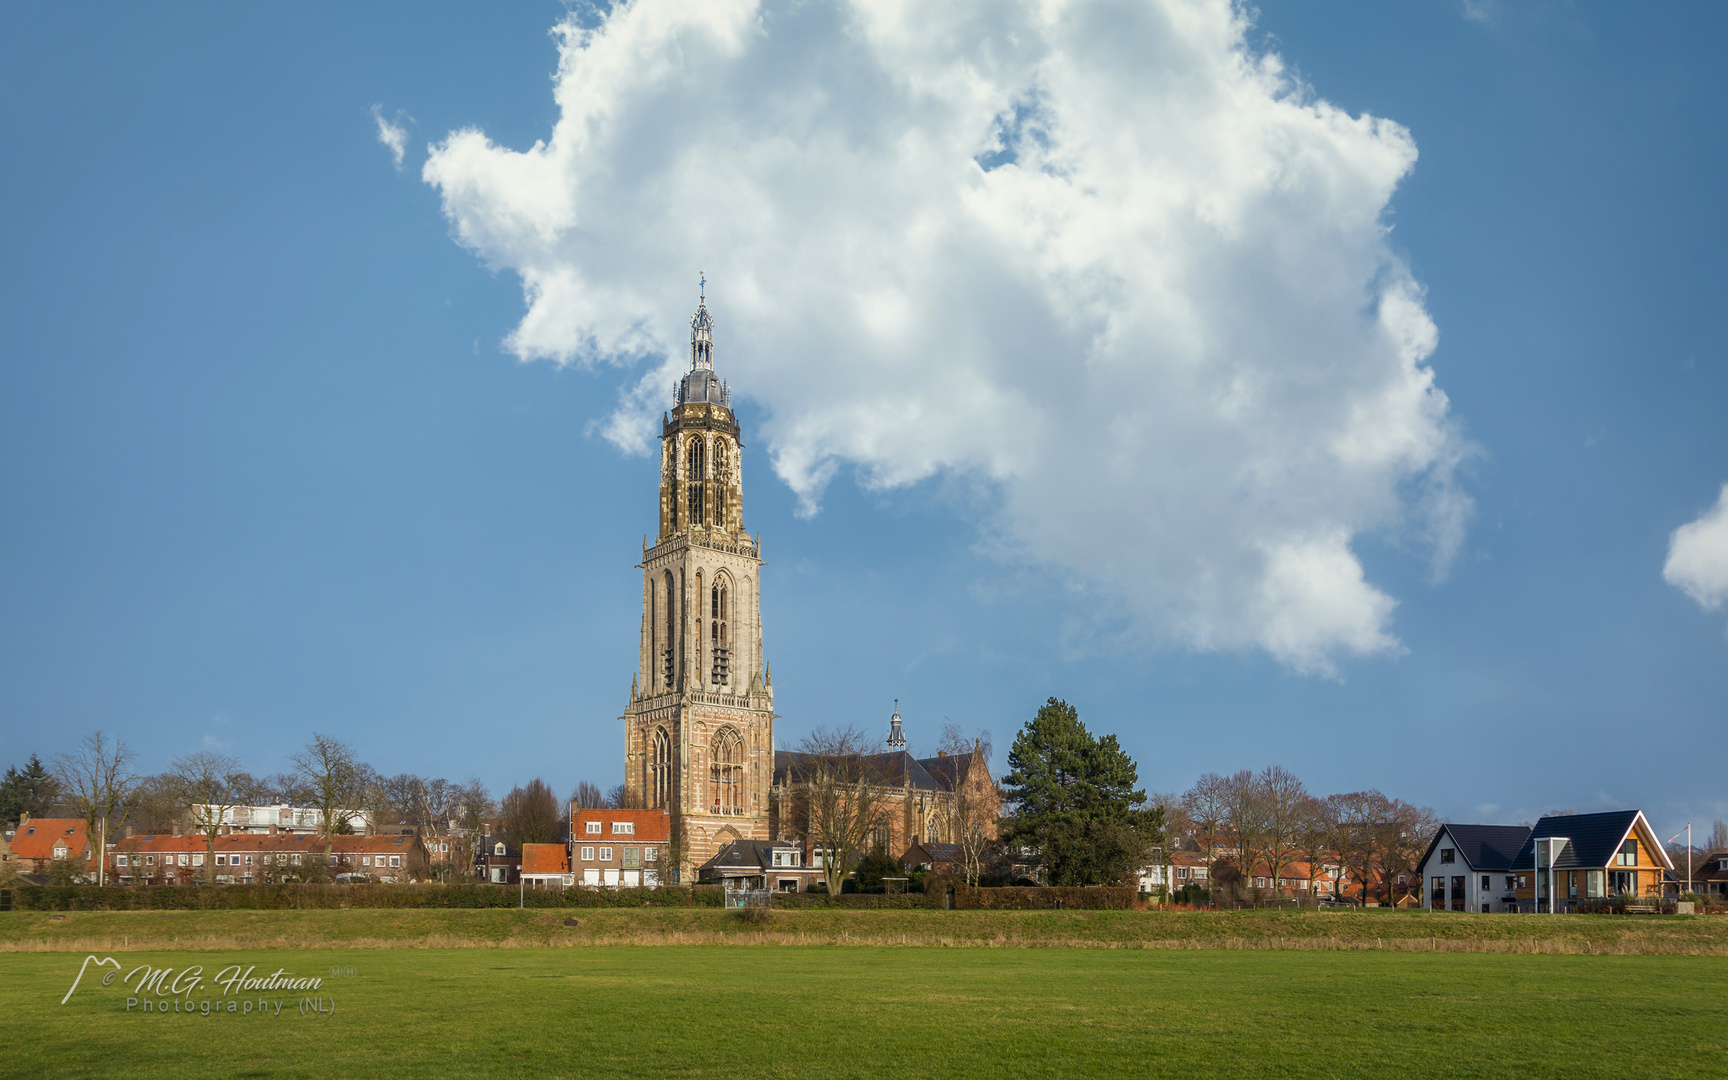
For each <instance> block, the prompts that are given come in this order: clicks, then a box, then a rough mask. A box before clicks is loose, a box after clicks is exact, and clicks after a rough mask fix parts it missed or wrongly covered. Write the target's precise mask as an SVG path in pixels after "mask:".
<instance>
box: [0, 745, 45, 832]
mask: <svg viewBox="0 0 1728 1080" xmlns="http://www.w3.org/2000/svg"><path fill="white" fill-rule="evenodd" d="M57 794H59V785H58V784H56V783H55V782H54V777H52V776H50V775H49V773H48V769H47V768H46V767H45V766H44V765H43V764H42V759H41V758H39V757H37V756H36V755H35V754H31V755H30V761H29V762H28V763H27V764H26V765H25V766H24V768H23V769H19V768H18V767H17V766H16V765H14V766H12V767H10V768H8V769H7V770H6V776H5V778H4V779H0V825H13V824H16V823H17V822H18V819H19V818H20V817H22V816H23V815H25V814H29V815H31V816H32V817H35V816H40V815H41V813H42V812H43V811H44V810H46V809H48V804H49V803H51V802H53V801H54V797H55V796H56V795H57Z"/></svg>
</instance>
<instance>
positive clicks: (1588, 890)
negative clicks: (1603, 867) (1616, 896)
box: [1584, 870, 1604, 900]
mask: <svg viewBox="0 0 1728 1080" xmlns="http://www.w3.org/2000/svg"><path fill="white" fill-rule="evenodd" d="M1584 896H1585V897H1586V898H1587V899H1590V900H1600V899H1602V897H1603V896H1604V893H1603V892H1602V871H1600V870H1590V871H1587V872H1586V873H1585V874H1584Z"/></svg>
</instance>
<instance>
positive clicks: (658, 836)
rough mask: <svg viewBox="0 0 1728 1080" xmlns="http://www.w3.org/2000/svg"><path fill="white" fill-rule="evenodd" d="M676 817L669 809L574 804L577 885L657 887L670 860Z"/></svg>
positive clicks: (572, 836) (572, 838) (572, 823)
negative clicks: (591, 807) (590, 807)
mask: <svg viewBox="0 0 1728 1080" xmlns="http://www.w3.org/2000/svg"><path fill="white" fill-rule="evenodd" d="M671 839H672V818H671V815H670V814H668V813H667V812H666V811H665V810H579V809H577V808H576V807H574V806H572V807H571V808H570V855H571V858H570V870H571V873H572V874H573V875H574V876H575V878H576V883H577V884H578V885H587V886H601V887H611V888H636V887H644V888H653V887H655V886H658V885H660V884H661V880H662V878H661V875H662V874H669V873H671V872H672V871H673V870H675V869H676V867H675V866H674V865H673V864H672V863H671V862H669V861H668V859H669V853H670V844H671Z"/></svg>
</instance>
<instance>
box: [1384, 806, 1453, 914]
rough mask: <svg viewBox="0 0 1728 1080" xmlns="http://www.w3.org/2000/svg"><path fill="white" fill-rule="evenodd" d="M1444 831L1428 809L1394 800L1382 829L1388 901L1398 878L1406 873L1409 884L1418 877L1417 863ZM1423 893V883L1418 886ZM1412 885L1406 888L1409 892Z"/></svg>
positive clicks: (1387, 811) (1437, 818)
mask: <svg viewBox="0 0 1728 1080" xmlns="http://www.w3.org/2000/svg"><path fill="white" fill-rule="evenodd" d="M1439 829H1440V819H1439V817H1438V816H1437V815H1435V813H1434V811H1432V810H1430V809H1429V808H1428V807H1426V806H1415V805H1412V804H1411V803H1407V802H1405V801H1404V800H1403V799H1393V800H1391V802H1389V803H1388V804H1387V806H1386V820H1385V822H1384V823H1383V824H1382V826H1381V840H1380V844H1379V848H1380V866H1381V870H1382V872H1383V873H1384V875H1385V878H1386V898H1387V899H1388V900H1391V901H1393V902H1394V903H1396V899H1395V898H1394V897H1393V896H1392V884H1393V881H1394V879H1395V878H1396V877H1397V876H1398V875H1400V874H1402V875H1404V877H1405V879H1406V881H1407V882H1408V879H1409V878H1411V877H1413V876H1415V873H1416V870H1417V863H1418V862H1419V861H1420V860H1421V858H1422V855H1423V853H1424V852H1426V851H1427V850H1428V842H1429V841H1430V840H1433V839H1434V834H1435V833H1436V832H1438V831H1439ZM1416 885H1417V889H1418V892H1420V886H1421V882H1420V881H1418V882H1417V883H1416ZM1408 890H1409V885H1408V884H1407V885H1406V891H1408Z"/></svg>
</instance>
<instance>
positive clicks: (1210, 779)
mask: <svg viewBox="0 0 1728 1080" xmlns="http://www.w3.org/2000/svg"><path fill="white" fill-rule="evenodd" d="M1229 790H1230V782H1229V781H1228V780H1226V779H1225V778H1224V777H1222V776H1219V775H1218V774H1217V773H1205V774H1202V775H1201V777H1200V779H1198V780H1196V781H1194V786H1193V787H1191V788H1189V789H1188V790H1187V791H1185V792H1183V794H1182V812H1183V813H1184V814H1185V815H1186V816H1187V818H1188V821H1189V823H1190V824H1191V825H1192V827H1193V836H1194V840H1195V842H1196V843H1198V844H1199V845H1200V853H1201V855H1202V856H1204V857H1205V860H1206V862H1207V863H1208V864H1211V863H1212V862H1213V861H1214V860H1215V859H1216V857H1217V851H1218V848H1219V841H1220V840H1221V839H1222V838H1223V835H1224V827H1225V824H1226V822H1227V821H1228V820H1229V817H1230V811H1229V798H1228V796H1229Z"/></svg>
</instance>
